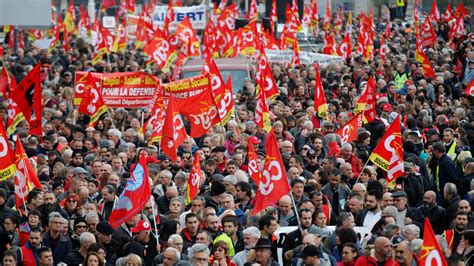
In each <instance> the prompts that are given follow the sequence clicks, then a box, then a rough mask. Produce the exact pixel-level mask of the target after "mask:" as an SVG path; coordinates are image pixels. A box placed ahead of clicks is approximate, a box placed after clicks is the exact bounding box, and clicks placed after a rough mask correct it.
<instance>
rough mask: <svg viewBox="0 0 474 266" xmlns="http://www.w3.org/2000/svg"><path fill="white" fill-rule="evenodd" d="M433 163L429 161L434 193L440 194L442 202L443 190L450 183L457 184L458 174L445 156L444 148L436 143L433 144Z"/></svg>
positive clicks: (452, 163)
mask: <svg viewBox="0 0 474 266" xmlns="http://www.w3.org/2000/svg"><path fill="white" fill-rule="evenodd" d="M432 152H433V157H434V158H433V159H437V160H436V161H435V160H432V161H433V162H431V161H430V167H431V172H432V173H433V180H434V182H435V191H436V192H437V193H440V196H441V199H443V200H444V195H443V188H444V185H446V183H448V182H451V183H454V184H457V182H458V174H457V171H456V166H455V165H454V162H453V160H451V158H449V156H447V155H446V147H445V146H444V144H443V143H441V142H437V143H435V144H433V147H432Z"/></svg>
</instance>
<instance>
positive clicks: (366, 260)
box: [355, 256, 400, 266]
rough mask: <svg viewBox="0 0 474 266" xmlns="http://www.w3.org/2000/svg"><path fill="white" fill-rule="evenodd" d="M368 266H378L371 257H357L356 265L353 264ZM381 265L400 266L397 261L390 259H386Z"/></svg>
mask: <svg viewBox="0 0 474 266" xmlns="http://www.w3.org/2000/svg"><path fill="white" fill-rule="evenodd" d="M368 265H373V266H378V263H377V261H376V260H375V258H374V257H372V256H367V257H365V256H362V257H359V258H358V259H357V261H356V263H355V266H368ZM383 265H385V266H400V264H399V263H398V261H396V260H394V259H392V258H388V259H387V260H386V261H385V263H384V264H383Z"/></svg>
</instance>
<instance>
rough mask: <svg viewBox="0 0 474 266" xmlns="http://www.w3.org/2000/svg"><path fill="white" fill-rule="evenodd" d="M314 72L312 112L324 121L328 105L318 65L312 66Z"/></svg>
mask: <svg viewBox="0 0 474 266" xmlns="http://www.w3.org/2000/svg"><path fill="white" fill-rule="evenodd" d="M314 70H315V71H316V78H315V85H314V111H315V112H316V113H317V114H318V116H319V117H320V118H324V119H326V118H327V116H328V104H327V102H326V94H325V93H324V88H323V84H322V82H321V76H320V73H319V65H318V64H314Z"/></svg>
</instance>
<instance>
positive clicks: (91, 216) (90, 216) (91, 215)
mask: <svg viewBox="0 0 474 266" xmlns="http://www.w3.org/2000/svg"><path fill="white" fill-rule="evenodd" d="M88 219H94V220H96V221H99V215H98V214H97V212H88V213H86V216H84V220H86V221H87V220H88Z"/></svg>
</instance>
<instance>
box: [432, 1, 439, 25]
mask: <svg viewBox="0 0 474 266" xmlns="http://www.w3.org/2000/svg"><path fill="white" fill-rule="evenodd" d="M430 17H431V19H432V20H436V21H437V22H439V21H440V20H441V15H440V14H439V9H438V4H437V3H436V0H433V3H432V4H431V11H430Z"/></svg>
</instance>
